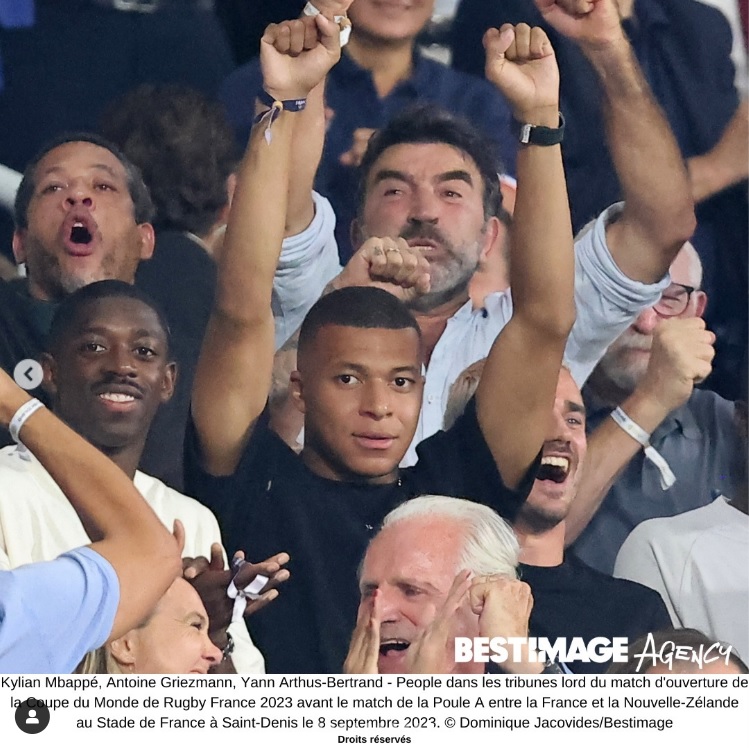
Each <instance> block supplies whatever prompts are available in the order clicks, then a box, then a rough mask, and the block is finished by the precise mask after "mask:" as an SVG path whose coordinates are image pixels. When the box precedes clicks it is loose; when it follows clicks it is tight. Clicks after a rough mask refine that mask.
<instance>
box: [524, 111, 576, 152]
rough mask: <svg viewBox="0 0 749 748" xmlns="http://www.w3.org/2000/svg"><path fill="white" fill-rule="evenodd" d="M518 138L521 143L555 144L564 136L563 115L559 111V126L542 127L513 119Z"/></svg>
mask: <svg viewBox="0 0 749 748" xmlns="http://www.w3.org/2000/svg"><path fill="white" fill-rule="evenodd" d="M512 122H513V127H514V129H515V134H516V135H517V136H518V140H519V141H520V142H521V143H522V144H523V145H557V144H559V143H561V142H562V139H563V138H564V117H563V116H562V113H561V112H559V127H544V126H543V125H531V124H528V123H525V124H524V123H522V122H518V121H517V120H513V121H512Z"/></svg>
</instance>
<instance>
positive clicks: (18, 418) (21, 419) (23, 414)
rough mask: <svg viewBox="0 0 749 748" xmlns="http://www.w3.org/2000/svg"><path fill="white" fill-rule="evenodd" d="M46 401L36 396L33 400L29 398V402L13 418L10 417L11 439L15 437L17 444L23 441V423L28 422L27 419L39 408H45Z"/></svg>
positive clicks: (9, 429)
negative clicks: (43, 401) (21, 434)
mask: <svg viewBox="0 0 749 748" xmlns="http://www.w3.org/2000/svg"><path fill="white" fill-rule="evenodd" d="M43 407H44V403H42V402H40V401H39V400H37V399H36V398H34V399H33V400H29V401H28V402H26V403H24V404H23V405H22V406H21V407H20V408H19V409H18V410H17V411H16V412H15V415H14V416H13V418H11V419H10V424H9V425H8V431H10V436H11V439H13V441H14V442H16V444H20V443H21V437H20V433H21V429H22V428H23V425H24V424H25V423H26V421H28V420H29V418H31V416H32V415H34V413H36V411H37V410H39V408H43Z"/></svg>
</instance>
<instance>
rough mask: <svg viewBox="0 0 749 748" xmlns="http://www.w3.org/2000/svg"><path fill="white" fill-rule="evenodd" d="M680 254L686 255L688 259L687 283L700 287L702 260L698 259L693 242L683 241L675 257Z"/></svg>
mask: <svg viewBox="0 0 749 748" xmlns="http://www.w3.org/2000/svg"><path fill="white" fill-rule="evenodd" d="M681 254H684V255H686V257H687V261H688V267H689V271H688V277H689V284H688V285H690V286H691V285H693V286H694V287H695V288H702V260H700V256H699V254H698V253H697V250H696V249H695V248H694V244H692V242H684V244H683V246H682V248H681V249H680V250H679V252H678V254H677V255H676V257H679V255H681ZM674 262H676V258H674ZM672 265H673V263H672Z"/></svg>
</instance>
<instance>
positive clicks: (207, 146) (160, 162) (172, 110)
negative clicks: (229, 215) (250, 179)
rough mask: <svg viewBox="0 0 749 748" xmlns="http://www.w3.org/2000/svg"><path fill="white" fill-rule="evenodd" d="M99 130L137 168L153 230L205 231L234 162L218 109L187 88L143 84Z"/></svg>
mask: <svg viewBox="0 0 749 748" xmlns="http://www.w3.org/2000/svg"><path fill="white" fill-rule="evenodd" d="M101 130H102V132H103V133H104V134H105V135H106V137H108V138H109V139H110V140H112V141H113V142H115V143H116V144H117V145H118V146H119V147H120V148H122V150H123V151H124V152H125V153H126V154H127V156H128V157H129V158H130V159H131V160H132V161H133V162H134V163H135V164H137V165H138V167H140V170H141V172H142V173H143V179H144V180H145V182H146V184H147V185H148V188H149V189H150V191H151V197H152V198H153V202H154V204H155V206H156V220H155V224H156V227H157V228H161V229H175V230H178V231H191V232H192V233H194V234H197V235H199V236H200V235H203V234H205V233H207V232H208V231H209V230H210V228H211V227H212V226H213V224H214V223H215V222H216V219H217V217H218V213H219V211H220V210H221V209H222V208H224V207H225V206H226V205H227V204H228V202H229V196H228V194H227V191H226V180H227V178H228V177H229V175H230V174H231V173H232V172H233V171H234V169H235V167H236V164H237V160H238V157H237V147H236V143H235V140H234V134H233V132H232V129H231V127H230V125H229V123H228V121H227V118H226V113H225V111H224V108H223V107H222V105H221V104H219V103H218V102H215V101H211V100H210V99H208V98H207V97H206V96H204V95H203V94H202V93H200V92H199V91H196V90H194V89H192V88H190V87H188V86H184V85H179V84H170V85H159V86H156V85H152V84H144V85H142V86H138V88H136V89H134V90H133V91H130V92H129V93H127V94H125V95H124V96H123V97H122V98H121V99H119V100H118V101H117V102H115V103H114V104H113V105H111V106H110V107H109V108H108V109H107V111H106V112H105V114H104V116H103V117H102V120H101Z"/></svg>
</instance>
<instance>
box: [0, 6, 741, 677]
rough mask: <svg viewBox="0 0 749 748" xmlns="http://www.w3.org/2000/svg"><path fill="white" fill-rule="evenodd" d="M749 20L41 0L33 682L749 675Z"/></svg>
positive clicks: (14, 476) (5, 218)
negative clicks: (568, 650)
mask: <svg viewBox="0 0 749 748" xmlns="http://www.w3.org/2000/svg"><path fill="white" fill-rule="evenodd" d="M745 23H746V3H745V2H742V0H738V2H736V1H735V0H723V1H721V2H719V1H718V0H710V2H708V0H704V1H703V0H678V2H677V0H447V1H446V2H439V3H435V2H434V0H407V1H405V0H404V1H402V0H392V1H391V0H312V2H311V3H307V4H306V5H305V4H304V3H303V2H301V1H300V0H288V1H287V2H253V3H245V2H239V1H238V0H234V1H232V0H216V1H215V2H214V1H213V0H126V1H123V0H0V121H1V122H3V128H2V130H1V131H0V248H1V249H2V251H1V252H0V447H1V448H0V672H72V671H73V670H76V669H77V671H78V672H81V673H153V672H163V673H182V672H184V673H188V672H193V673H207V672H211V673H215V672H245V673H257V672H269V673H337V672H338V673H340V672H344V671H345V672H349V673H378V672H380V673H383V672H388V673H391V672H422V673H423V672H435V673H440V672H444V673H447V672H479V673H480V672H485V667H486V666H485V665H484V663H480V662H473V661H471V662H461V661H459V660H458V659H456V655H455V647H454V642H455V638H456V637H458V636H468V637H475V636H479V635H482V636H484V635H489V636H500V637H528V636H529V635H530V636H532V637H545V638H548V639H550V640H553V639H556V638H561V637H564V638H565V639H566V640H567V641H571V640H573V639H575V638H577V639H580V640H582V641H584V642H585V643H589V642H592V641H594V640H596V639H598V638H599V637H603V638H606V639H613V638H615V637H626V638H627V639H628V640H630V641H631V642H632V647H631V652H630V654H631V657H638V656H639V655H638V653H639V652H641V650H642V644H641V642H642V637H651V639H652V635H655V636H656V638H658V641H661V640H666V639H667V638H668V637H673V638H674V640H679V641H682V640H683V641H684V642H687V643H690V642H691V643H693V645H694V646H698V645H701V643H703V642H705V641H707V642H711V641H719V642H721V643H723V644H725V645H730V648H731V650H732V653H733V654H732V659H731V660H730V667H733V668H737V669H738V670H739V671H742V672H745V671H746V666H745V665H744V664H743V662H742V658H743V659H744V660H745V659H746V658H747V657H749V507H748V506H747V501H748V496H749V488H748V485H749V483H748V481H747V437H746V431H747V428H746V423H747V418H746V399H747V377H748V376H749V371H748V366H747V362H748V359H747V348H748V346H747V336H748V334H749V331H748V328H747V318H748V317H749V305H748V290H747V273H748V265H747V253H748V242H749V236H748V235H747V226H748V225H749V215H748V209H747V206H748V199H747V197H748V192H747V176H748V175H749V105H748V103H747V96H748V95H749V92H748V91H747V89H746V86H747V80H746V76H747V73H746V42H747V36H746V25H745ZM742 24H744V25H742ZM432 42H439V43H440V44H442V45H443V46H442V48H441V49H439V50H437V51H435V49H434V45H431V46H430V44H431V43H432ZM243 154H244V155H243ZM13 378H15V381H16V383H15V384H14V382H13ZM18 385H20V387H19V386H18ZM21 387H23V389H21ZM178 555H179V556H181V559H182V562H181V564H179V563H178ZM246 556H247V558H251V559H252V561H248V560H246V558H245V557H246ZM258 560H259V561H258ZM157 567H158V573H157V572H156V571H155V569H156V568H157ZM42 584H43V585H45V586H44V589H45V590H46V589H47V588H49V590H50V592H49V594H50V595H53V596H54V599H55V600H57V601H58V604H57V607H58V610H61V611H63V612H64V614H63V615H64V618H65V625H64V626H59V621H60V614H59V613H57V612H56V613H55V614H50V613H49V612H47V613H44V612H43V611H42V610H41V608H40V605H39V601H40V599H41V600H45V595H44V594H42V595H40V592H39V585H42ZM32 621H33V622H34V623H33V625H32V623H31V622H32ZM692 629H696V630H698V631H694V632H693V631H691V630H692ZM657 632H659V633H657ZM659 637H660V638H659ZM664 637H665V638H664ZM638 640H639V641H638ZM648 641H650V640H648ZM635 642H637V643H635ZM608 665H609V663H605V662H604V663H600V662H587V663H581V662H576V661H569V662H566V661H564V659H563V658H562V659H560V660H558V661H551V660H548V661H545V662H544V660H543V658H540V657H539V656H538V653H536V652H534V651H533V650H532V648H529V647H526V648H523V649H522V651H521V652H520V656H519V657H517V658H516V659H515V660H514V661H512V662H507V663H504V664H503V665H502V666H501V668H500V671H501V672H507V673H511V672H514V673H543V674H554V673H559V672H572V673H602V672H605V671H606V669H607V668H608ZM726 666H729V662H728V660H726ZM494 671H495V666H494V665H493V664H490V665H489V666H488V669H486V672H494ZM625 671H626V668H621V667H620V668H619V672H625ZM653 671H654V672H658V670H657V668H654V669H653Z"/></svg>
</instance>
